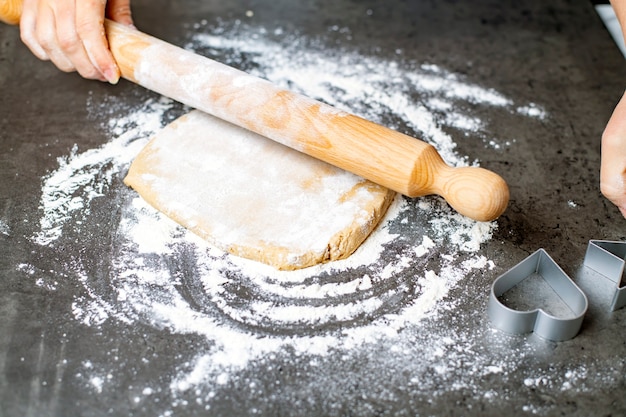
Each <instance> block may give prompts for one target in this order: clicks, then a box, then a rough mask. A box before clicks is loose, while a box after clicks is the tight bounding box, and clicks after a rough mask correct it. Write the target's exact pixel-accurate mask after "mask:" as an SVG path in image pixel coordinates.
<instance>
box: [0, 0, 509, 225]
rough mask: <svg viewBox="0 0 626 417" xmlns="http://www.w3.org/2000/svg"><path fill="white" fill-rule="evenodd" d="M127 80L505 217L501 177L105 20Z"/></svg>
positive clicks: (455, 203)
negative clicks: (451, 162)
mask: <svg viewBox="0 0 626 417" xmlns="http://www.w3.org/2000/svg"><path fill="white" fill-rule="evenodd" d="M20 12H21V1H15V0H11V1H6V0H5V1H2V0H0V18H1V19H2V20H4V21H6V22H9V23H17V21H19V13H20ZM105 30H106V34H107V37H108V40H109V46H110V48H111V51H112V53H113V56H114V57H115V59H116V61H117V64H118V66H119V67H120V71H121V73H122V76H123V77H124V78H126V79H128V80H130V81H132V82H135V83H137V84H139V85H141V86H143V87H146V88H148V89H150V90H152V91H155V92H158V93H160V94H163V95H164V96H166V97H170V98H173V99H175V100H177V101H180V102H181V103H184V104H187V105H189V106H191V107H194V108H197V109H199V110H202V111H205V112H207V113H209V114H212V115H214V116H217V117H219V118H221V119H224V120H227V121H229V122H231V123H233V124H236V125H238V126H241V127H244V128H246V129H249V130H251V131H253V132H256V133H258V134H260V135H263V136H266V137H268V138H270V139H273V140H275V141H277V142H280V143H282V144H284V145H286V146H289V147H291V148H294V149H296V150H298V151H301V152H304V153H306V154H308V155H310V156H313V157H315V158H318V159H321V160H323V161H325V162H328V163H330V164H331V165H334V166H337V167H340V168H343V169H345V170H347V171H350V172H352V173H354V174H357V175H359V176H361V177H363V178H366V179H369V180H371V181H373V182H375V183H378V184H380V185H383V186H385V187H387V188H390V189H392V190H395V191H397V192H400V193H402V194H404V195H407V196H409V197H417V196H422V195H427V194H439V195H441V196H443V197H444V198H445V199H446V200H447V201H448V203H449V204H450V205H451V206H452V207H453V208H454V209H456V210H457V211H458V212H459V213H461V214H464V215H466V216H468V217H471V218H473V219H476V220H480V221H488V220H493V219H495V218H497V217H498V216H500V215H501V214H502V213H503V212H504V210H505V209H506V206H507V204H508V199H509V191H508V187H507V185H506V183H505V182H504V180H503V179H502V178H501V177H500V176H498V175H497V174H495V173H493V172H491V171H488V170H485V169H482V168H477V167H462V168H452V167H449V166H448V165H446V164H445V163H444V161H443V160H442V158H441V157H440V155H439V154H438V152H437V151H436V150H435V148H434V147H433V146H431V145H429V144H427V143H425V142H423V141H421V140H418V139H415V138H412V137H410V136H407V135H404V134H402V133H399V132H397V131H394V130H391V129H388V128H386V127H384V126H381V125H378V124H376V123H373V122H370V121H367V120H365V119H363V118H360V117H358V116H355V115H352V114H349V113H346V112H344V111H340V110H338V109H336V108H334V107H332V106H329V105H327V104H324V103H321V102H319V101H316V100H313V99H311V98H308V97H305V96H302V95H299V94H296V93H294V92H291V91H288V90H285V89H282V88H279V87H277V86H275V85H274V84H272V83H270V82H269V81H267V80H263V79H261V78H258V77H254V76H252V75H250V74H247V73H245V72H242V71H239V70H237V69H234V68H232V67H229V66H227V65H224V64H221V63H218V62H216V61H213V60H211V59H208V58H205V57H201V56H199V55H196V54H194V53H192V52H190V51H186V50H184V49H182V48H179V47H176V46H173V45H171V44H168V43H166V42H163V41H160V40H158V39H156V38H154V37H151V36H149V35H146V34H144V33H141V32H139V31H137V30H136V29H132V28H129V27H127V26H124V25H121V24H118V23H115V22H112V21H109V20H107V21H105Z"/></svg>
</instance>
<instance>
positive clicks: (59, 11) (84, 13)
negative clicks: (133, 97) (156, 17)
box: [20, 0, 132, 84]
mask: <svg viewBox="0 0 626 417" xmlns="http://www.w3.org/2000/svg"><path fill="white" fill-rule="evenodd" d="M105 13H106V15H107V17H109V18H111V19H113V20H115V21H117V22H119V23H123V24H128V25H132V18H131V14H130V0H110V1H108V2H107V1H106V0H24V3H23V8H22V18H21V20H20V32H21V37H22V41H23V42H24V43H25V44H26V45H27V46H28V47H29V48H30V50H31V51H32V52H33V54H35V56H37V57H38V58H39V59H42V60H50V61H52V62H53V63H54V64H55V65H56V66H57V67H58V68H59V69H61V70H62V71H65V72H71V71H78V73H79V74H80V75H82V76H83V77H85V78H89V79H96V80H101V81H108V82H110V83H112V84H115V83H117V81H118V80H119V78H120V70H119V68H118V66H117V64H116V63H115V60H114V59H113V55H112V54H111V51H110V50H109V45H108V42H107V39H106V36H105V33H104V17H105Z"/></svg>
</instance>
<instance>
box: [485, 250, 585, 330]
mask: <svg viewBox="0 0 626 417" xmlns="http://www.w3.org/2000/svg"><path fill="white" fill-rule="evenodd" d="M533 274H538V275H540V276H541V277H543V279H544V280H545V281H546V282H547V283H548V284H549V285H550V287H552V289H553V290H554V291H555V292H556V293H557V294H558V295H559V297H560V298H561V299H562V300H563V301H564V302H565V304H567V306H568V307H569V308H570V309H571V311H572V313H573V315H574V316H573V317H571V318H558V317H555V316H552V315H550V314H548V313H546V312H545V311H543V310H542V309H534V310H530V311H518V310H514V309H511V308H509V307H507V306H505V305H504V304H502V303H501V302H500V300H498V297H500V296H501V295H502V294H504V293H505V292H507V291H508V290H510V289H511V288H513V287H514V286H516V285H517V284H519V283H520V282H522V281H524V279H526V278H528V277H530V276H531V275H533ZM587 307H588V301H587V297H586V296H585V293H584V292H582V290H581V289H580V288H578V286H577V285H576V284H574V282H573V281H572V280H571V279H570V278H569V277H568V276H567V274H565V272H563V270H562V269H561V268H560V267H559V266H558V265H557V264H556V262H554V261H553V260H552V258H551V257H550V256H549V255H548V253H547V252H546V251H545V250H543V249H539V250H538V251H536V252H535V253H533V254H532V255H530V256H529V257H528V258H526V259H524V260H523V261H522V262H520V263H519V264H517V265H516V266H514V267H513V268H511V269H510V270H509V271H507V272H506V273H504V274H503V275H500V276H499V277H498V278H497V279H496V280H495V281H494V282H493V285H492V286H491V295H490V297H489V304H488V306H487V314H488V316H489V318H490V320H491V322H492V323H493V325H494V326H495V327H497V328H499V329H501V330H503V331H505V332H507V333H529V332H535V334H536V335H538V336H541V337H543V338H544V339H549V340H554V341H563V340H568V339H571V338H573V337H574V336H576V334H577V333H578V331H579V330H580V326H581V324H582V321H583V317H584V315H585V313H586V312H587Z"/></svg>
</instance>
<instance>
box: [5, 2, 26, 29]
mask: <svg viewBox="0 0 626 417" xmlns="http://www.w3.org/2000/svg"><path fill="white" fill-rule="evenodd" d="M21 16H22V0H0V20H1V21H3V22H4V23H8V24H9V25H17V24H18V23H19V22H20V17H21Z"/></svg>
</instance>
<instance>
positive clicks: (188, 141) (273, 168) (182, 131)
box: [124, 110, 395, 270]
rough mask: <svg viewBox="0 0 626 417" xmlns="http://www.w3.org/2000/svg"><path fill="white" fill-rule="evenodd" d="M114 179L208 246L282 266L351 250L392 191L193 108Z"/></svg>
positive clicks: (327, 258) (342, 255) (372, 224)
mask: <svg viewBox="0 0 626 417" xmlns="http://www.w3.org/2000/svg"><path fill="white" fill-rule="evenodd" d="M124 182H125V183H126V184H127V185H128V186H130V187H132V188H133V189H135V190H136V191H137V192H138V193H139V194H140V195H141V196H142V197H143V198H144V199H145V200H146V201H147V202H148V203H149V204H151V205H152V206H153V207H155V208H156V209H157V210H159V211H161V212H163V213H164V214H165V215H167V216H169V217H170V218H172V219H173V220H175V221H176V222H178V223H179V224H181V225H183V226H184V227H186V228H188V229H190V230H191V231H193V232H195V233H196V234H198V235H199V236H201V237H202V238H204V239H206V240H207V241H209V242H210V243H211V244H212V245H214V246H216V247H218V248H220V249H222V250H224V251H227V252H230V253H232V254H234V255H238V256H242V257H245V258H249V259H253V260H256V261H260V262H264V263H266V264H269V265H273V266H274V267H276V268H278V269H285V270H291V269H298V268H304V267H307V266H311V265H315V264H318V263H322V262H327V261H331V260H337V259H342V258H345V257H347V256H349V255H350V254H352V252H354V251H355V250H356V249H357V248H358V247H359V245H360V244H361V243H362V242H363V241H364V240H365V238H366V237H367V236H368V235H369V234H370V232H371V231H372V229H374V227H375V226H376V225H377V224H378V222H379V221H380V219H381V217H382V216H383V215H384V213H385V211H386V210H387V208H388V207H389V204H390V202H391V200H392V199H393V197H394V195H395V193H394V192H393V191H390V190H388V189H387V188H384V187H382V186H379V185H376V184H374V183H372V182H370V181H367V180H364V179H362V178H360V177H357V176H355V175H353V174H350V173H348V172H345V171H343V170H341V169H339V168H335V167H333V166H331V165H329V164H327V163H325V162H322V161H319V160H317V159H314V158H312V157H309V156H307V155H304V154H302V153H300V152H297V151H294V150H292V149H290V148H288V147H286V146H283V145H281V144H278V143H276V142H274V141H272V140H269V139H267V138H264V137H262V136H259V135H257V134H255V133H252V132H250V131H247V130H245V129H242V128H239V127H236V126H234V125H232V124H230V123H228V122H225V121H222V120H220V119H217V118H215V117H213V116H209V115H207V114H205V113H202V112H200V111H197V110H194V111H192V112H190V113H188V114H186V115H185V116H183V117H181V118H179V119H178V120H176V121H174V122H173V123H171V124H170V125H168V126H166V127H165V128H164V129H163V130H162V131H161V132H159V133H158V134H157V135H156V136H155V137H154V138H153V139H152V140H151V141H150V142H149V143H148V144H147V145H146V146H145V148H144V149H143V150H142V151H141V152H140V153H139V155H138V156H137V157H136V158H135V160H134V161H133V163H132V164H131V167H130V170H129V172H128V175H127V176H126V178H125V179H124Z"/></svg>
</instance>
